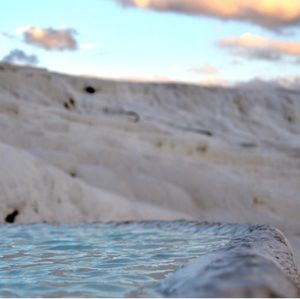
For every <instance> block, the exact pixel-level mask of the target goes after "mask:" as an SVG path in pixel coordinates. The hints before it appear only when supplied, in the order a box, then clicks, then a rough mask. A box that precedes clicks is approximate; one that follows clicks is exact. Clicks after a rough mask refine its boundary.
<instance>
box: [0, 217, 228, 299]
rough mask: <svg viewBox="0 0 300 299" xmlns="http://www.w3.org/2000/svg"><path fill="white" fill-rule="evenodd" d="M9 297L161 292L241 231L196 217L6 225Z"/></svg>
mask: <svg viewBox="0 0 300 299" xmlns="http://www.w3.org/2000/svg"><path fill="white" fill-rule="evenodd" d="M0 234H1V239H2V242H1V244H0V257H1V265H0V296H1V297H159V296H161V294H160V292H159V285H160V283H161V282H162V280H163V279H165V278H166V277H167V276H168V274H170V273H172V272H174V271H175V270H176V269H177V268H178V267H180V266H181V265H183V264H186V263H187V262H189V261H191V260H193V259H195V258H197V257H199V256H200V255H202V254H206V253H208V252H210V251H212V250H215V249H217V248H220V247H222V246H224V245H226V244H227V242H228V241H229V240H230V238H231V237H232V234H233V232H232V231H231V230H230V229H229V230H226V229H222V230H218V228H217V227H216V226H210V225H205V224H198V223H196V222H184V221H175V222H142V223H119V224H118V223H100V224H99V223H97V224H83V225H45V224H39V225H2V226H0Z"/></svg>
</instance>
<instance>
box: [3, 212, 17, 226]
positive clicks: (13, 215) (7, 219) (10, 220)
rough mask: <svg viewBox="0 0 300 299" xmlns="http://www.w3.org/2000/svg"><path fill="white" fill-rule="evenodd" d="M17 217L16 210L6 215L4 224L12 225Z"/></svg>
mask: <svg viewBox="0 0 300 299" xmlns="http://www.w3.org/2000/svg"><path fill="white" fill-rule="evenodd" d="M18 215H19V211H18V210H14V211H13V212H12V213H10V214H8V215H7V216H6V217H5V222H7V223H14V222H15V218H16V217H17V216H18Z"/></svg>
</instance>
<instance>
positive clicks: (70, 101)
mask: <svg viewBox="0 0 300 299" xmlns="http://www.w3.org/2000/svg"><path fill="white" fill-rule="evenodd" d="M69 103H70V105H71V106H72V107H75V104H76V102H75V100H74V99H73V98H69Z"/></svg>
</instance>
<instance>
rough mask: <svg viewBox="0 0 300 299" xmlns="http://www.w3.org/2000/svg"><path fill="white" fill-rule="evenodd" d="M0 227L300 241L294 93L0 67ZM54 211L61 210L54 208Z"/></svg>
mask: <svg viewBox="0 0 300 299" xmlns="http://www.w3.org/2000/svg"><path fill="white" fill-rule="evenodd" d="M0 94H1V97H0V151H1V156H2V157H5V159H4V158H3V159H2V160H3V161H2V163H1V172H0V176H1V180H0V184H1V185H0V186H1V205H2V208H1V211H0V221H2V222H5V219H6V217H7V216H8V215H9V214H11V213H13V212H14V211H16V210H17V211H18V215H16V216H15V218H14V221H15V222H16V223H18V222H22V223H26V222H40V221H46V222H76V221H87V222H89V221H101V220H116V219H123V220H125V219H129V220H141V219H178V218H186V219H187V218H192V219H199V220H210V221H227V222H251V223H266V224H273V225H275V226H277V227H279V228H280V229H287V230H289V231H293V232H299V229H300V224H299V221H298V219H299V210H300V201H299V194H300V184H299V179H300V138H299V133H300V102H299V94H300V91H299V90H298V89H296V88H295V87H294V88H284V87H281V86H279V85H276V84H269V85H268V84H256V85H255V84H254V85H252V86H251V85H249V86H247V85H246V86H240V87H237V88H231V89H225V88H216V87H214V88H213V87H211V88H205V87H199V86H189V85H183V84H153V83H152V84H146V83H127V82H117V81H106V80H99V79H93V78H87V77H71V76H64V75H60V74H55V73H50V72H47V71H46V70H39V69H32V68H20V67H15V66H10V65H5V64H3V65H1V69H0ZM60 207H61V208H60Z"/></svg>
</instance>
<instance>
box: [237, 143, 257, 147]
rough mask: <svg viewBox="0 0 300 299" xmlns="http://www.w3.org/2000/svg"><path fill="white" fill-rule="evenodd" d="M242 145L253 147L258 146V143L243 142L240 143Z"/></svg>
mask: <svg viewBox="0 0 300 299" xmlns="http://www.w3.org/2000/svg"><path fill="white" fill-rule="evenodd" d="M240 146H241V147H246V148H251V147H257V144H255V143H254V142H242V143H240Z"/></svg>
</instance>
